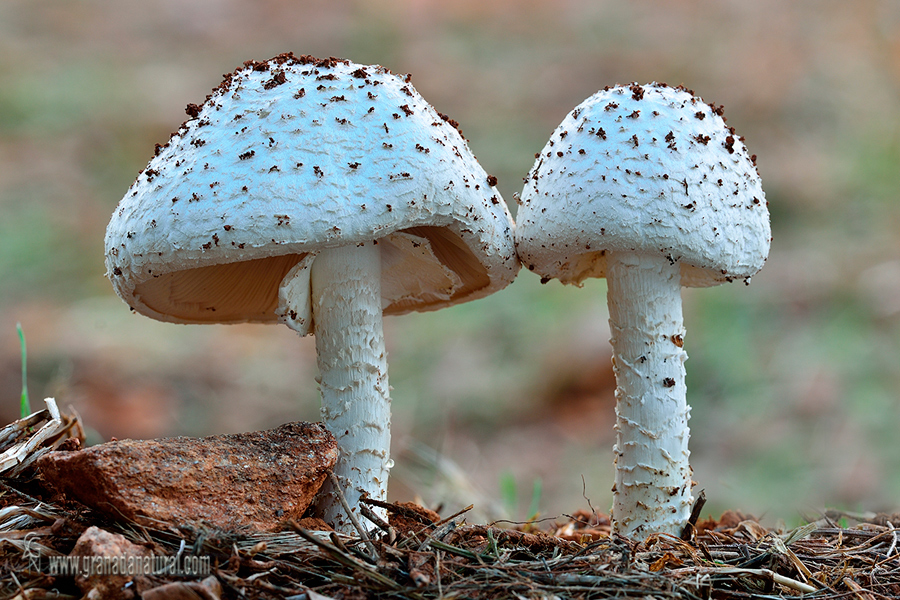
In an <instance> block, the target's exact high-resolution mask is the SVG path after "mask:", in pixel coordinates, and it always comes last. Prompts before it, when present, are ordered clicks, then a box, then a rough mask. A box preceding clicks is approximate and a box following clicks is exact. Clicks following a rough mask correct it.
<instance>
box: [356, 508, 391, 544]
mask: <svg viewBox="0 0 900 600" xmlns="http://www.w3.org/2000/svg"><path fill="white" fill-rule="evenodd" d="M359 512H360V513H362V516H364V517H365V518H367V519H368V520H370V521H371V522H372V523H374V524H375V525H376V526H378V528H379V529H381V530H382V531H384V532H385V533H386V534H387V535H388V542H387V543H388V545H389V546H392V545H393V544H394V542H396V541H397V530H396V529H394V528H393V527H391V524H390V523H388V522H387V521H385V520H384V519H382V518H381V517H379V516H378V515H376V514H375V512H374V511H372V509H371V508H369V507H368V506H366V505H365V504H360V505H359Z"/></svg>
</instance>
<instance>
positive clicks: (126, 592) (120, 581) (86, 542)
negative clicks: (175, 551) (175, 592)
mask: <svg viewBox="0 0 900 600" xmlns="http://www.w3.org/2000/svg"><path fill="white" fill-rule="evenodd" d="M147 556H150V550H148V549H147V548H144V547H143V546H138V545H137V544H134V543H132V542H129V541H128V540H126V539H125V538H124V537H123V536H121V535H119V534H117V533H110V532H108V531H106V530H104V529H100V528H99V527H88V528H87V529H86V530H85V531H84V533H82V534H81V536H80V537H79V538H78V541H77V542H76V543H75V547H74V548H73V549H72V552H70V553H69V557H71V558H76V557H77V568H75V571H77V573H78V574H77V575H76V577H75V583H76V585H78V587H79V588H80V589H81V591H82V593H84V597H85V598H89V599H95V598H103V599H105V600H130V599H131V598H136V597H137V591H138V590H139V589H140V588H142V587H145V586H146V585H147V583H148V581H147V578H146V577H142V576H140V575H129V574H128V573H129V571H130V572H132V573H134V572H139V571H140V569H134V568H131V569H129V568H128V565H129V564H130V565H132V567H133V566H134V565H135V564H136V563H137V564H138V565H140V563H141V560H142V559H143V558H144V557H147Z"/></svg>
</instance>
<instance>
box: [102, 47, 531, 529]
mask: <svg viewBox="0 0 900 600" xmlns="http://www.w3.org/2000/svg"><path fill="white" fill-rule="evenodd" d="M187 112H188V114H189V115H190V117H191V118H190V119H189V120H188V121H187V122H186V123H184V124H183V125H182V126H181V127H180V128H179V129H178V131H177V132H175V133H174V134H172V137H171V139H170V140H169V141H168V143H166V144H165V145H163V146H157V151H156V155H155V157H154V158H152V159H151V160H150V163H149V164H148V165H147V168H146V169H144V170H143V171H142V172H141V174H140V175H139V176H138V178H137V180H136V181H135V182H134V184H133V185H132V186H131V188H130V189H129V190H128V192H127V193H126V195H125V197H124V198H123V199H122V201H121V202H120V203H119V206H118V207H117V208H116V210H115V213H114V214H113V216H112V220H111V221H110V223H109V227H108V229H107V233H106V265H107V270H108V273H107V274H108V276H109V278H110V280H111V281H112V284H113V287H114V288H115V290H116V292H117V293H118V295H119V296H121V297H122V299H124V300H125V301H126V302H127V303H128V304H129V305H131V306H132V307H133V308H134V309H135V310H136V311H138V312H139V313H141V314H144V315H147V316H149V317H153V318H155V319H158V320H161V321H169V322H173V323H238V322H248V321H250V322H258V323H277V322H281V323H285V324H286V325H288V326H289V327H291V328H292V329H294V330H295V331H297V332H298V333H299V334H300V335H307V334H310V333H314V334H315V336H316V351H317V355H318V366H319V371H320V379H319V381H320V388H321V394H322V418H323V421H324V422H325V424H326V426H327V427H328V428H329V429H330V430H331V431H332V432H333V433H334V435H335V437H336V438H337V440H338V445H339V448H340V450H341V457H340V459H339V463H338V466H337V467H336V469H335V471H336V474H337V475H338V477H339V480H340V481H341V484H342V488H343V492H344V494H345V495H346V497H347V498H346V499H347V501H348V502H349V504H350V506H352V507H353V510H354V511H355V510H357V508H356V507H357V501H358V500H359V498H360V497H361V496H363V495H368V496H369V497H371V498H374V499H379V500H384V499H385V496H386V489H387V479H388V470H389V469H390V467H391V464H392V463H391V461H390V453H389V446H390V426H389V424H390V398H389V395H388V394H389V387H388V375H387V364H386V357H385V349H384V339H383V332H382V314H387V315H397V314H403V313H407V312H410V311H428V310H436V309H439V308H442V307H445V306H450V305H452V304H456V303H459V302H464V301H467V300H473V299H476V298H480V297H483V296H486V295H488V294H491V293H493V292H495V291H497V290H499V289H502V288H503V287H505V286H506V285H508V284H509V283H510V282H511V281H512V280H513V278H514V277H515V275H516V273H517V271H518V268H519V265H518V261H517V258H516V253H515V247H514V241H513V229H512V228H513V223H512V219H511V218H510V215H509V212H508V210H507V208H506V205H505V203H504V202H503V200H502V199H501V197H500V194H499V193H498V192H497V190H496V189H495V187H494V186H495V184H496V179H495V178H494V177H492V176H490V175H488V174H487V173H485V171H484V170H483V169H482V168H481V166H480V165H479V164H478V162H477V161H476V159H475V157H474V156H473V155H472V153H471V151H470V150H469V148H468V146H467V144H466V141H465V140H464V138H463V137H462V135H461V133H460V132H459V131H458V130H457V128H456V123H455V122H454V121H452V120H450V119H448V118H447V117H444V116H443V115H441V114H439V113H437V112H436V111H435V110H434V109H433V108H432V107H431V106H430V105H429V104H428V103H427V102H426V101H425V100H424V99H423V98H422V97H421V96H420V95H419V94H418V92H416V90H415V89H414V88H413V86H412V84H411V83H410V79H409V77H408V76H407V77H405V78H401V77H398V76H396V75H394V74H392V73H390V72H389V71H388V70H387V69H384V68H383V67H380V66H364V65H359V64H354V63H352V62H350V61H347V60H338V59H324V60H320V59H316V58H313V57H309V56H299V57H297V56H294V55H292V54H285V55H281V56H278V57H275V58H273V59H271V60H268V61H265V62H248V63H245V64H244V66H243V67H241V68H239V69H237V70H236V71H235V72H234V73H232V74H230V75H228V76H227V78H226V79H225V81H224V82H223V83H222V84H221V85H219V86H218V87H217V88H216V89H215V90H214V91H213V93H212V94H211V95H210V96H208V97H207V99H206V102H204V103H203V104H202V105H201V106H197V105H188V108H187ZM319 510H320V512H321V514H322V515H323V517H324V518H325V519H326V520H328V521H329V522H331V523H332V524H333V525H335V526H336V528H338V529H342V530H349V527H350V523H349V521H348V520H347V519H346V518H345V515H344V514H343V509H342V508H341V506H340V504H339V502H338V498H337V497H336V495H335V494H334V493H333V490H332V491H331V492H330V493H326V494H324V495H323V496H322V500H321V501H320V503H319Z"/></svg>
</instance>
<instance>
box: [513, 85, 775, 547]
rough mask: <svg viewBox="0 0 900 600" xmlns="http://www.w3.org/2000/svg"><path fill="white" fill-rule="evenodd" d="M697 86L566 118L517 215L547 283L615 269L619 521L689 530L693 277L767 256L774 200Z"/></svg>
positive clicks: (621, 93)
mask: <svg viewBox="0 0 900 600" xmlns="http://www.w3.org/2000/svg"><path fill="white" fill-rule="evenodd" d="M721 114H722V111H721V107H713V106H709V105H707V104H705V103H704V102H702V101H701V100H700V99H699V98H697V97H696V96H694V95H693V93H692V92H690V91H688V90H684V89H682V88H670V87H667V86H665V85H660V84H651V85H648V86H639V85H636V84H632V85H631V86H624V87H615V88H611V89H609V88H607V89H605V90H603V91H600V92H598V93H597V94H595V95H593V96H591V97H590V98H588V99H587V100H585V101H584V102H583V103H581V104H580V105H579V106H578V107H576V108H575V109H574V110H573V111H572V112H571V113H570V114H569V115H568V116H567V117H566V118H565V119H564V120H563V122H562V123H561V124H560V126H559V127H558V128H557V129H556V131H555V132H554V133H553V135H552V136H551V137H550V140H549V142H548V143H547V145H546V146H545V147H544V149H543V150H542V151H541V153H540V154H539V155H536V159H537V160H536V162H535V165H534V167H533V169H532V170H531V172H530V173H529V174H528V178H527V179H526V185H525V189H524V191H523V193H522V197H521V201H520V204H521V206H520V208H519V212H518V215H517V230H516V245H517V249H518V252H519V257H520V259H521V261H522V263H523V264H524V265H526V266H527V267H528V268H529V269H531V270H533V271H535V272H536V273H538V274H540V275H541V277H542V278H543V280H544V281H547V280H549V279H551V278H558V279H559V280H560V281H562V282H563V283H568V284H575V285H579V284H580V283H581V282H582V281H584V280H585V279H586V278H588V277H606V278H607V281H608V296H607V301H608V304H609V314H610V329H611V332H612V339H611V340H610V341H611V343H612V346H613V365H614V369H615V373H616V383H617V389H616V398H617V404H616V414H617V424H616V430H617V441H616V447H615V456H616V483H615V487H614V488H613V491H614V502H613V521H614V527H615V530H616V531H617V532H619V533H620V534H623V535H626V536H634V537H641V536H643V535H645V534H647V533H651V532H654V531H662V532H667V533H672V534H676V535H677V534H679V533H680V532H681V528H682V527H683V526H684V525H685V523H686V521H687V518H688V516H689V513H690V507H691V503H692V497H691V485H692V482H691V469H690V465H689V461H688V456H689V452H688V425H687V422H688V412H689V409H688V406H687V403H686V400H685V392H686V390H685V384H684V376H685V370H684V361H685V360H686V359H687V355H686V354H685V352H684V350H683V344H684V334H685V330H684V326H683V324H682V310H681V292H680V287H681V286H712V285H717V284H720V283H723V282H726V281H733V280H743V281H749V278H750V276H751V275H753V274H754V273H756V272H757V271H758V270H759V269H760V268H761V267H762V266H763V263H764V262H765V260H766V257H767V255H768V251H769V243H770V238H771V231H770V227H769V214H768V209H767V208H766V200H765V195H764V194H763V190H762V187H761V183H760V179H759V175H758V173H757V171H756V167H755V164H754V157H751V156H748V154H747V150H746V148H745V147H744V144H743V141H742V140H741V139H740V138H738V137H737V136H736V134H735V133H734V131H733V130H732V129H731V128H729V127H728V126H727V125H726V124H725V121H724V119H723V118H722V116H721Z"/></svg>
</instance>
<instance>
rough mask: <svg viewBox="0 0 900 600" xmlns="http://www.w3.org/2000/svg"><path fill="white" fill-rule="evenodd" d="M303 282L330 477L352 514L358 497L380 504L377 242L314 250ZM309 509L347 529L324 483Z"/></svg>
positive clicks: (382, 364)
mask: <svg viewBox="0 0 900 600" xmlns="http://www.w3.org/2000/svg"><path fill="white" fill-rule="evenodd" d="M310 284H311V292H312V293H311V295H312V298H311V301H312V315H313V327H314V330H315V336H316V353H317V356H318V366H319V387H320V390H321V393H322V421H323V422H324V423H325V426H326V427H327V428H328V429H329V430H330V431H331V432H332V433H333V434H334V436H335V438H337V443H338V448H339V449H340V456H339V458H338V463H337V465H336V466H335V469H334V472H335V474H336V475H337V477H338V479H339V480H340V482H341V484H342V486H341V487H342V490H343V493H344V495H345V497H346V499H347V502H348V503H349V505H350V506H351V507H352V508H353V510H354V512H356V514H357V515H359V512H358V510H359V499H360V497H361V496H363V495H368V496H369V497H370V498H373V499H375V500H381V501H384V500H385V499H386V496H387V483H388V471H389V469H390V467H391V464H390V443H391V431H390V422H391V400H390V397H389V390H390V388H389V387H388V375H387V356H386V353H385V349H384V332H383V326H382V316H381V314H382V313H381V310H382V309H381V253H380V251H379V247H378V245H377V244H371V243H369V244H365V245H362V246H356V245H353V246H344V247H341V248H334V249H329V250H323V251H321V252H320V253H319V254H318V256H316V258H315V261H314V262H313V265H312V271H311V274H310ZM317 509H318V512H319V513H320V516H321V517H322V518H323V519H325V520H326V521H327V522H328V523H330V524H331V525H332V526H333V527H334V528H335V529H336V530H338V531H343V532H346V533H353V532H354V529H353V526H352V524H351V522H350V520H349V519H348V518H347V516H346V515H345V514H344V510H343V508H342V506H341V503H340V501H339V499H338V498H337V497H336V496H335V494H334V489H333V488H332V484H331V482H330V481H329V480H326V482H325V484H324V486H323V488H322V492H321V493H320V500H319V504H318V506H317ZM382 516H383V515H382Z"/></svg>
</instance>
